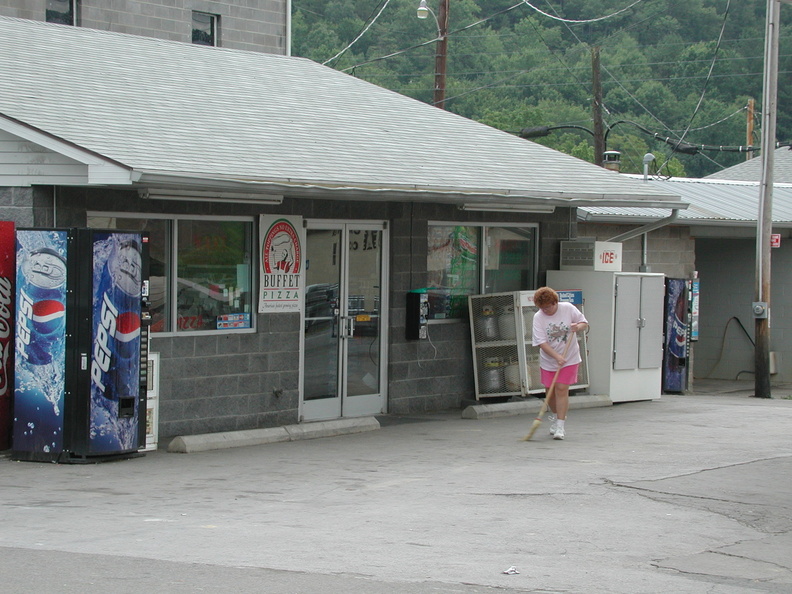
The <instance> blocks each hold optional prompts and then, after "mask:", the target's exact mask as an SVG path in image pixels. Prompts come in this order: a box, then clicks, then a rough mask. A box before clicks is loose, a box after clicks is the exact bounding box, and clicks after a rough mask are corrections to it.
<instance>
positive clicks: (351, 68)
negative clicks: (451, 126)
mask: <svg viewBox="0 0 792 594" xmlns="http://www.w3.org/2000/svg"><path fill="white" fill-rule="evenodd" d="M520 6H522V2H520V3H519V4H515V5H514V6H510V7H509V8H505V9H503V10H501V11H498V12H496V13H495V14H492V15H490V16H488V17H487V18H484V19H480V20H478V21H476V22H475V23H471V24H469V25H465V26H464V27H462V28H461V29H454V30H453V31H449V32H447V33H446V37H451V36H452V35H456V34H457V33H460V32H462V31H466V30H468V29H470V28H471V27H475V26H477V25H480V24H482V23H486V22H487V21H489V20H491V19H494V18H495V17H496V16H500V15H502V14H504V13H507V12H509V11H512V10H514V9H515V8H519V7H520ZM438 33H439V31H438ZM439 39H440V37H435V38H434V39H430V40H429V41H425V42H423V43H419V44H416V45H411V46H410V47H406V48H404V49H401V50H397V51H395V52H393V53H390V54H388V55H386V56H380V57H379V58H372V59H371V60H366V61H365V62H361V63H359V64H355V65H354V66H350V67H348V68H344V69H343V70H341V72H348V71H350V70H354V69H355V68H358V67H359V66H366V65H368V64H372V63H374V62H380V61H382V60H387V59H388V58H393V57H395V56H399V55H401V54H404V53H407V52H409V51H412V50H414V49H417V48H419V47H424V46H425V45H429V44H430V43H434V42H436V41H438V40H439Z"/></svg>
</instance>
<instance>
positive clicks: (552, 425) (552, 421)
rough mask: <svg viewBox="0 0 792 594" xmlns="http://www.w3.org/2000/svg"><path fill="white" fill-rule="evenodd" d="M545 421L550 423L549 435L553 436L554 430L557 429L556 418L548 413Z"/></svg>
mask: <svg viewBox="0 0 792 594" xmlns="http://www.w3.org/2000/svg"><path fill="white" fill-rule="evenodd" d="M547 420H548V421H550V435H555V432H556V429H558V417H557V416H555V415H554V414H553V413H550V414H549V415H547Z"/></svg>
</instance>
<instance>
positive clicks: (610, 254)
mask: <svg viewBox="0 0 792 594" xmlns="http://www.w3.org/2000/svg"><path fill="white" fill-rule="evenodd" d="M560 269H561V270H595V271H600V270H607V271H610V272H621V270H622V244H621V243H618V242H615V241H562V242H561V265H560Z"/></svg>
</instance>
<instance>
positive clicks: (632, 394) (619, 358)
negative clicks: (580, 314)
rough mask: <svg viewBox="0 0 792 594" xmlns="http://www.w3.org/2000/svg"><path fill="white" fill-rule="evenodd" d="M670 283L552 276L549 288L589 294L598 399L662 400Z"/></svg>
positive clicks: (583, 274) (597, 275) (628, 276)
mask: <svg viewBox="0 0 792 594" xmlns="http://www.w3.org/2000/svg"><path fill="white" fill-rule="evenodd" d="M664 280H665V275H663V274H657V273H654V274H653V273H645V272H640V273H631V272H602V271H597V272H595V271H566V270H561V271H559V270H552V271H548V273H547V283H548V285H550V286H552V287H556V286H563V287H574V288H576V289H581V290H582V291H583V296H584V302H585V308H586V318H587V319H588V321H589V323H590V325H591V329H590V331H589V337H588V341H589V342H588V344H589V365H590V370H589V389H590V391H591V392H592V393H594V394H606V395H608V396H609V397H610V399H611V400H612V401H613V402H628V401H633V400H653V399H656V398H660V393H661V383H662V361H663V295H664V292H665V284H664Z"/></svg>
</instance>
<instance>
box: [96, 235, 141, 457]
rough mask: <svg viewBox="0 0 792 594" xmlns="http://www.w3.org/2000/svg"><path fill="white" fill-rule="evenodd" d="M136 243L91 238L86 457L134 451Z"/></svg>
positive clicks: (128, 238) (127, 238) (126, 238)
mask: <svg viewBox="0 0 792 594" xmlns="http://www.w3.org/2000/svg"><path fill="white" fill-rule="evenodd" d="M141 243H142V237H141V234H139V233H122V232H99V231H96V232H94V233H93V241H92V247H93V275H92V327H93V329H92V347H91V361H90V378H91V379H90V381H91V419H90V423H91V426H90V437H91V446H90V447H91V452H92V453H103V452H118V451H127V450H134V449H137V446H138V413H139V395H140V341H141V328H140V320H141V303H142V302H141V289H142V280H143V279H142V258H141Z"/></svg>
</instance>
